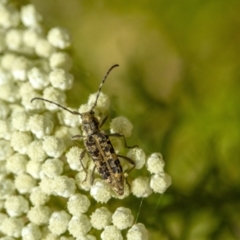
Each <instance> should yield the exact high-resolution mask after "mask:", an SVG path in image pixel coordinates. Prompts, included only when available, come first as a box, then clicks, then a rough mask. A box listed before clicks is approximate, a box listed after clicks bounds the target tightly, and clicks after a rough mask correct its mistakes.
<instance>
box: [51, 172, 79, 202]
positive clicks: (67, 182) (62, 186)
mask: <svg viewBox="0 0 240 240" xmlns="http://www.w3.org/2000/svg"><path fill="white" fill-rule="evenodd" d="M52 189H53V192H54V193H55V194H56V195H58V196H62V197H65V198H68V197H70V196H71V195H73V194H74V193H75V190H76V185H75V182H74V179H72V178H68V177H67V176H58V177H55V178H54V179H53V182H52Z"/></svg>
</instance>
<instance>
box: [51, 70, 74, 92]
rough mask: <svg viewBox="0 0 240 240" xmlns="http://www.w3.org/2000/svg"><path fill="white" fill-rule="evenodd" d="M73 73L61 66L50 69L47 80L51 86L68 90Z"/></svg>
mask: <svg viewBox="0 0 240 240" xmlns="http://www.w3.org/2000/svg"><path fill="white" fill-rule="evenodd" d="M73 79H74V78H73V75H72V74H70V73H68V72H66V71H65V70H63V69H61V68H56V69H54V70H52V71H51V72H50V74H49V81H50V83H51V84H52V86H53V87H55V88H58V89H60V90H68V89H70V88H72V84H73Z"/></svg>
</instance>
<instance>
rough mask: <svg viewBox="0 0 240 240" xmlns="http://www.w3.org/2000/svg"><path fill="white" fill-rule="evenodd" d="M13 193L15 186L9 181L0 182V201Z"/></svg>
mask: <svg viewBox="0 0 240 240" xmlns="http://www.w3.org/2000/svg"><path fill="white" fill-rule="evenodd" d="M14 191H15V184H14V182H13V181H12V180H10V179H4V181H0V199H6V198H7V197H8V196H11V195H12V194H13V192H14Z"/></svg>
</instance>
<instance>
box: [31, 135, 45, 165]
mask: <svg viewBox="0 0 240 240" xmlns="http://www.w3.org/2000/svg"><path fill="white" fill-rule="evenodd" d="M27 155H28V157H29V158H30V159H32V160H35V161H39V162H42V161H44V160H45V159H46V158H47V154H46V152H45V151H44V150H43V146H42V141H38V140H35V141H32V142H31V143H30V145H29V146H28V149H27Z"/></svg>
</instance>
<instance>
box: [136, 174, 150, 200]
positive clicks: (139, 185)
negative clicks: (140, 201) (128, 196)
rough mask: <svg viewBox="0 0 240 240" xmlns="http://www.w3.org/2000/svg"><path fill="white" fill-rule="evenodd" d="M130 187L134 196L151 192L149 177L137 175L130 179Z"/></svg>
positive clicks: (145, 195) (142, 195) (141, 195)
mask: <svg viewBox="0 0 240 240" xmlns="http://www.w3.org/2000/svg"><path fill="white" fill-rule="evenodd" d="M131 189H132V193H133V195H135V196H136V197H138V198H140V197H148V196H149V195H150V194H151V193H152V189H151V188H150V184H149V179H148V178H147V177H138V178H135V179H134V180H133V181H132V184H131Z"/></svg>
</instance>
